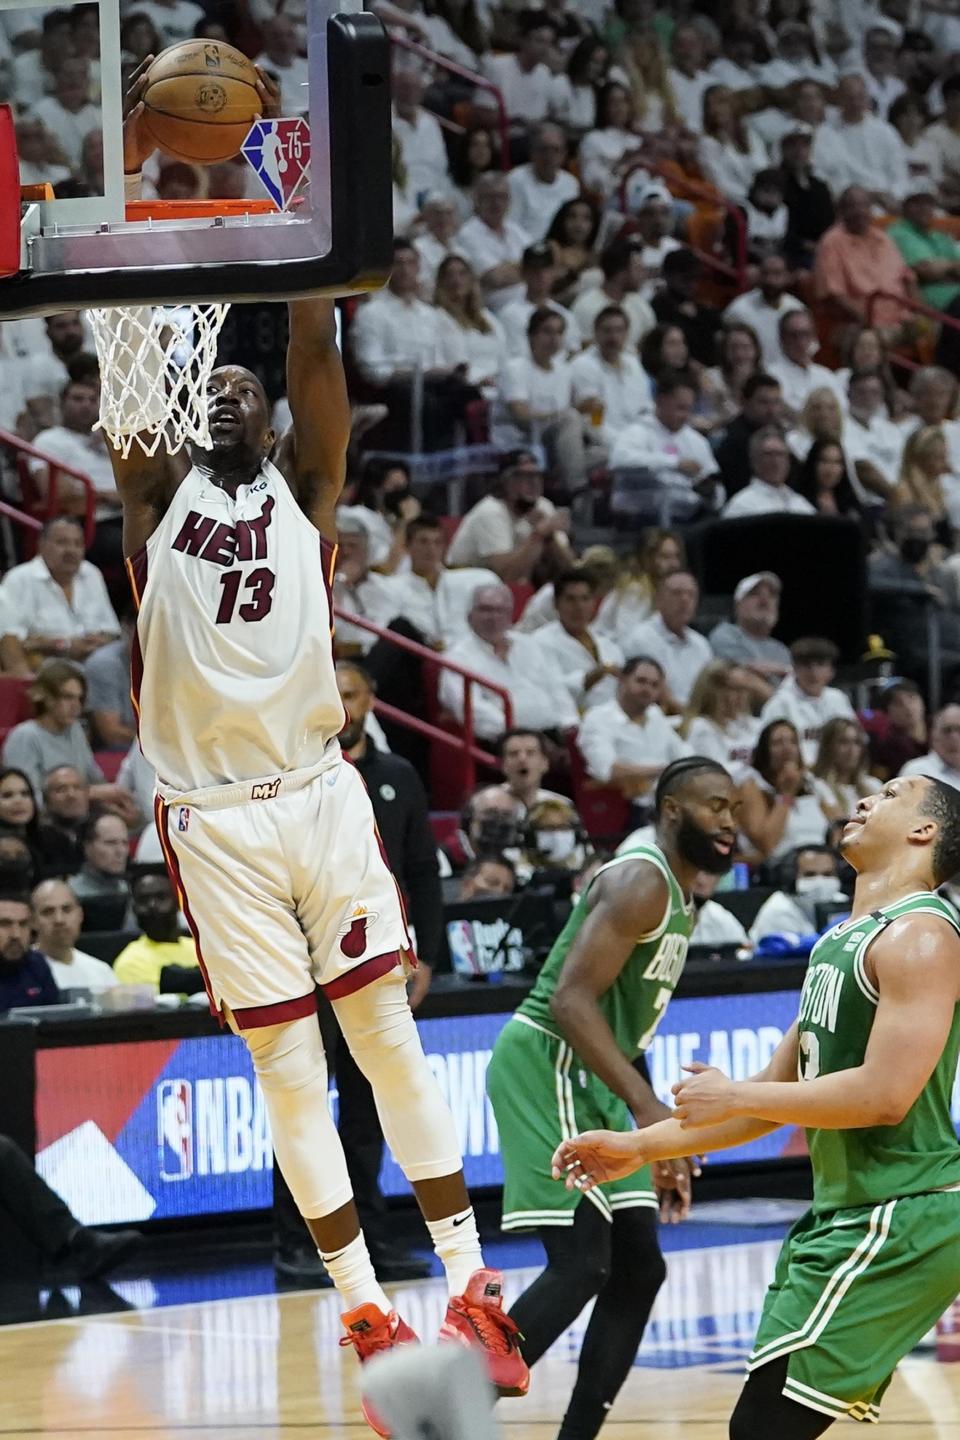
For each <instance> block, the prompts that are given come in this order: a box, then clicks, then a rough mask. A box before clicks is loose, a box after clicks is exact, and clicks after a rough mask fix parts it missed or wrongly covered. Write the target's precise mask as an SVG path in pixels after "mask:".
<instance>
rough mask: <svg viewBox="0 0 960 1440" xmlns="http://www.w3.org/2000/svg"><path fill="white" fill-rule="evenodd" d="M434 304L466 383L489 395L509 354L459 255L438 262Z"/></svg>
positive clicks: (494, 317)
mask: <svg viewBox="0 0 960 1440" xmlns="http://www.w3.org/2000/svg"><path fill="white" fill-rule="evenodd" d="M434 305H435V307H436V309H437V310H439V311H440V312H441V315H442V316H446V317H447V323H448V324H449V327H450V335H451V341H450V344H451V349H453V350H455V351H457V352H459V353H461V354H462V355H463V356H464V358H465V360H466V365H467V382H468V384H470V385H476V386H477V387H478V389H480V390H481V391H482V392H483V394H484V395H485V396H487V397H488V398H492V397H493V395H494V394H495V393H496V386H497V381H498V379H499V377H500V375H501V373H502V371H503V367H504V366H505V365H506V363H507V360H508V357H509V352H508V350H507V341H506V336H505V335H504V333H503V327H502V325H501V324H500V321H499V320H498V319H497V317H496V315H493V314H491V312H490V311H489V310H487V309H485V307H484V304H483V293H482V291H481V289H480V284H479V281H478V280H477V277H476V275H474V273H473V271H472V270H471V269H470V266H469V265H468V264H467V262H466V260H464V259H463V258H462V257H461V256H460V255H448V256H447V258H446V260H444V261H442V262H441V265H440V268H439V270H438V271H437V285H436V291H435V294H434Z"/></svg>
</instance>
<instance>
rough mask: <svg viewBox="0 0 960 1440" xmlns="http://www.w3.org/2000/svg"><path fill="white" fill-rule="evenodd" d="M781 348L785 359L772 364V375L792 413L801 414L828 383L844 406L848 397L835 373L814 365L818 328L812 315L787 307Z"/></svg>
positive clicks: (781, 325)
mask: <svg viewBox="0 0 960 1440" xmlns="http://www.w3.org/2000/svg"><path fill="white" fill-rule="evenodd" d="M779 329H780V348H781V350H782V351H783V359H782V360H778V361H776V362H775V363H774V364H773V365H771V366H770V374H771V375H772V376H773V378H774V379H775V380H779V382H780V389H781V391H782V394H783V403H784V405H785V407H786V409H787V411H788V412H789V414H790V416H791V417H792V418H793V417H796V416H797V415H799V414H800V411H801V410H802V409H803V407H804V405H805V404H806V403H807V399H808V398H809V396H810V392H811V391H812V390H819V389H821V387H822V386H824V385H825V386H826V387H827V389H828V390H832V391H833V392H834V394H835V395H836V396H837V399H838V400H839V401H840V403H841V405H842V404H843V402H844V400H845V398H846V397H845V396H844V394H843V390H842V387H841V385H840V382H839V381H838V380H837V376H836V372H835V371H833V370H828V369H827V367H826V365H816V364H814V362H813V360H812V359H811V356H813V355H814V354H816V350H817V330H816V326H815V325H814V323H813V316H812V315H811V314H810V311H809V310H805V309H803V308H802V307H801V308H800V309H799V310H787V311H785V312H784V314H782V315H781V317H780V327H779Z"/></svg>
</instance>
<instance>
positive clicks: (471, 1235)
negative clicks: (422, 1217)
mask: <svg viewBox="0 0 960 1440" xmlns="http://www.w3.org/2000/svg"><path fill="white" fill-rule="evenodd" d="M427 1229H428V1230H429V1231H430V1239H431V1240H432V1241H433V1248H434V1250H435V1251H436V1252H437V1257H438V1259H439V1260H440V1261H441V1263H442V1265H443V1268H444V1270H446V1272H447V1285H448V1286H449V1287H450V1294H451V1296H453V1295H462V1294H463V1292H464V1291H465V1290H466V1288H467V1284H468V1282H469V1280H470V1276H471V1275H472V1274H473V1273H474V1271H476V1270H482V1269H483V1253H482V1251H481V1249H480V1236H479V1235H478V1234H477V1220H476V1216H475V1215H474V1213H473V1206H472V1205H471V1207H470V1209H469V1210H461V1212H460V1214H459V1215H448V1216H447V1218H446V1219H445V1220H428V1221H427Z"/></svg>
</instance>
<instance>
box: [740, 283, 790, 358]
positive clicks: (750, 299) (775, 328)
mask: <svg viewBox="0 0 960 1440" xmlns="http://www.w3.org/2000/svg"><path fill="white" fill-rule="evenodd" d="M802 309H803V306H802V305H801V303H800V301H799V300H798V299H797V297H796V296H795V295H787V294H784V295H781V296H780V299H779V302H778V304H776V305H770V304H768V302H767V301H766V300H764V298H763V292H762V291H761V290H760V289H756V290H747V291H746V292H745V293H744V294H743V295H738V296H737V298H736V299H735V300H731V301H730V304H729V305H728V306H727V308H726V310H724V312H723V321H724V324H725V325H732V324H738V325H749V326H750V327H751V329H752V330H754V331H755V332H756V336H757V339H758V340H759V341H760V352H761V359H762V363H763V365H764V366H765V367H766V368H767V369H769V368H770V366H771V365H776V364H778V363H779V362H780V361H781V360H782V359H783V351H782V350H781V348H780V321H781V319H782V318H783V316H784V315H786V314H788V313H789V311H791V310H802Z"/></svg>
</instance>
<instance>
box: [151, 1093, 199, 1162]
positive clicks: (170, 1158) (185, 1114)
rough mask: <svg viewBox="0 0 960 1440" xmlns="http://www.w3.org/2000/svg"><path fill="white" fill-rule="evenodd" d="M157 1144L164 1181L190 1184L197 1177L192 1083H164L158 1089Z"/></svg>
mask: <svg viewBox="0 0 960 1440" xmlns="http://www.w3.org/2000/svg"><path fill="white" fill-rule="evenodd" d="M157 1141H158V1144H159V1148H160V1178H161V1180H189V1179H190V1176H191V1175H192V1174H193V1086H192V1085H191V1084H190V1081H189V1080H161V1081H160V1084H159V1085H158V1086H157Z"/></svg>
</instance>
